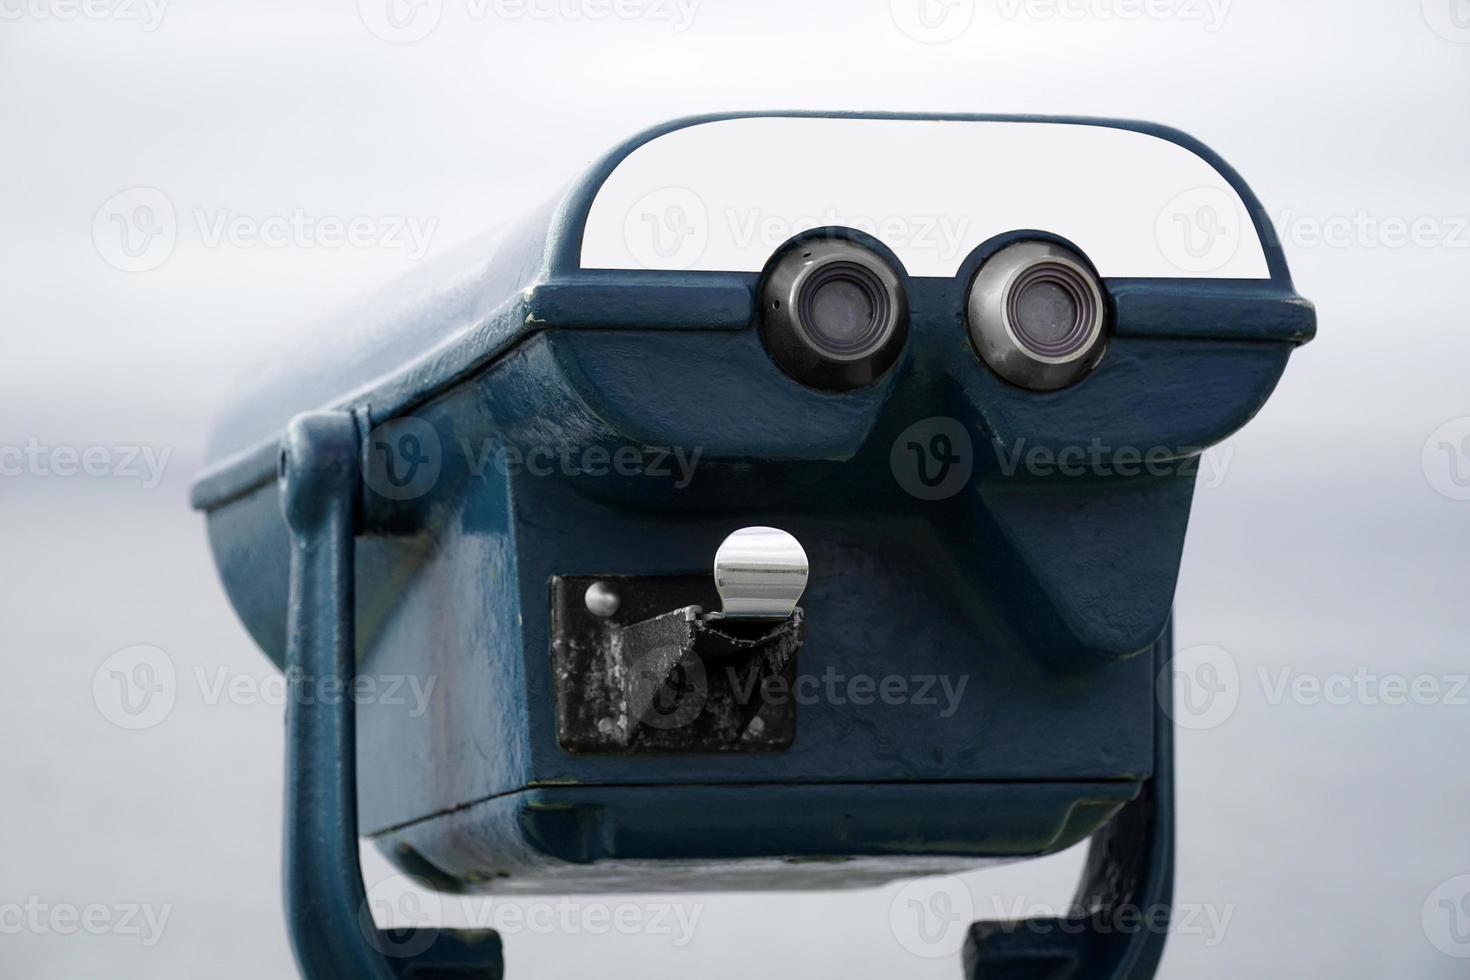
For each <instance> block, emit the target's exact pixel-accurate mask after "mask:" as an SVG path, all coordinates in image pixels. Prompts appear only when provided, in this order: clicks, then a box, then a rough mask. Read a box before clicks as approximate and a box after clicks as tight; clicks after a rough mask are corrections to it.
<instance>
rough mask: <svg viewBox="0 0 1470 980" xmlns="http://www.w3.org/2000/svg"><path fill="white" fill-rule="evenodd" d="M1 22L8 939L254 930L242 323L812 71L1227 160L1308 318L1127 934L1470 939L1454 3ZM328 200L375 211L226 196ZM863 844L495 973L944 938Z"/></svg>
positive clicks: (136, 940)
mask: <svg viewBox="0 0 1470 980" xmlns="http://www.w3.org/2000/svg"><path fill="white" fill-rule="evenodd" d="M0 19H3V20H4V23H3V25H0V93H3V94H0V133H3V134H4V136H3V139H0V219H3V220H0V270H3V271H0V297H3V300H0V304H3V305H0V331H3V339H4V343H3V352H4V354H3V357H0V466H3V468H4V475H3V477H0V546H3V553H4V555H5V557H6V560H5V564H4V570H3V573H0V574H3V582H0V585H3V587H0V610H3V612H4V616H3V628H4V632H3V634H0V635H3V636H4V645H5V650H4V659H3V665H4V671H5V672H4V675H3V677H4V683H3V684H0V730H3V732H4V733H5V736H6V742H7V744H8V745H9V746H10V748H9V750H8V751H6V752H5V753H4V754H3V758H0V794H3V795H0V973H3V974H4V975H6V976H14V977H38V978H39V977H44V978H78V977H88V978H90V977H118V978H123V977H137V978H149V980H163V978H171V977H180V978H182V977H196V976H210V977H217V978H231V977H240V978H247V977H248V978H252V980H254V978H260V977H272V976H274V977H283V976H288V975H290V971H291V966H290V955H289V952H288V949H287V945H286V937H285V933H284V927H283V922H282V918H281V913H280V899H279V888H278V881H279V869H278V862H279V845H278V838H279V822H280V794H281V753H282V746H281V707H280V697H279V691H278V690H273V688H272V685H271V677H272V671H271V669H270V667H269V665H268V664H267V662H266V661H265V659H264V658H263V657H262V656H261V655H260V654H259V653H258V652H257V651H256V650H255V648H254V647H253V646H252V644H251V642H250V641H249V639H248V638H247V637H246V635H245V633H244V631H243V630H242V629H241V627H240V625H239V624H238V622H237V621H236V619H235V617H234V614H233V613H232V611H231V610H230V608H229V606H228V604H227V603H226V601H225V598H224V596H223V594H222V592H221V590H220V588H219V586H218V584H217V582H216V580H215V576H214V573H213V570H212V567H211V563H210V559H209V556H208V553H207V550H206V546H205V542H204V535H203V523H202V521H201V519H200V518H199V517H198V515H195V514H193V513H191V512H190V511H189V510H188V507H187V504H186V501H185V497H186V489H187V485H188V482H189V479H190V477H191V474H192V473H193V471H194V470H195V469H196V468H197V466H198V464H199V462H200V458H201V447H202V444H203V439H204V434H205V432H206V430H207V428H208V426H209V423H210V419H211V415H212V413H213V412H214V411H215V410H216V408H217V407H218V406H219V405H220V404H221V402H222V400H223V399H224V397H225V396H226V393H227V390H228V388H229V386H230V385H231V383H232V379H234V378H235V377H236V376H237V375H238V373H239V372H240V370H241V369H242V367H243V366H246V365H248V364H250V363H252V362H253V361H255V360H258V359H259V358H260V357H262V356H265V357H269V355H270V352H271V350H272V349H273V347H274V346H275V345H276V344H277V343H278V342H279V341H280V340H281V338H283V337H286V336H288V335H290V334H292V333H293V332H295V331H301V330H303V329H308V327H307V326H306V325H308V324H310V323H311V322H312V321H313V320H314V319H315V318H316V317H318V316H320V315H322V314H325V313H327V312H330V311H331V309H332V308H333V307H335V306H338V305H340V304H342V303H344V302H345V301H347V300H348V299H350V298H352V297H354V296H356V295H358V294H360V293H362V292H364V291H366V290H368V289H370V288H372V287H374V286H376V285H379V284H381V283H383V282H384V281H386V280H388V279H390V278H392V277H394V276H397V275H399V274H401V273H404V272H406V271H409V270H411V269H412V268H413V267H414V266H415V265H416V263H417V262H419V261H420V260H422V258H423V257H424V256H425V255H432V254H434V253H437V252H440V251H442V250H444V249H446V248H448V247H450V246H452V245H454V244H455V243H456V242H458V241H460V240H462V239H464V238H466V237H468V236H470V235H472V234H475V233H477V232H479V231H481V230H483V229H484V228H486V227H488V226H490V225H492V224H495V223H497V222H499V221H500V220H502V219H504V218H506V217H509V216H512V215H514V214H515V213H517V212H519V211H520V210H522V209H524V208H525V207H527V206H528V205H530V204H533V203H535V202H538V201H539V200H541V199H543V198H545V197H546V196H548V195H550V194H552V193H553V192H554V191H555V190H556V189H557V188H558V187H559V185H560V184H562V183H563V182H564V181H566V180H567V179H569V178H570V177H571V176H573V175H574V174H575V173H577V172H578V171H579V170H580V169H581V168H582V167H583V166H585V165H586V164H587V163H588V162H589V161H590V160H592V159H593V158H594V157H595V156H597V155H598V154H600V153H601V152H602V151H603V150H605V149H606V148H608V147H610V146H611V145H613V144H614V143H616V142H618V141H620V140H621V139H623V138H624V137H626V136H628V135H629V134H631V133H633V132H635V131H637V130H638V129H640V128H642V127H644V126H646V125H649V124H652V123H655V122H658V121H661V120H664V119H667V118H670V117H677V116H681V115H686V114H691V113H702V112H708V111H716V110H727V109H752V108H828V109H888V110H924V111H958V112H1020V113H1067V114H1084V115H1098V116H1114V117H1133V118H1142V119H1149V120H1154V121H1158V122H1163V123H1168V124H1171V125H1174V126H1178V127H1180V128H1182V129H1184V130H1186V131H1188V132H1190V133H1191V134H1193V135H1195V136H1197V137H1199V138H1200V139H1202V140H1203V141H1205V142H1206V143H1207V144H1209V145H1210V146H1212V147H1213V148H1215V149H1216V150H1218V151H1219V152H1220V153H1221V154H1222V155H1223V156H1224V157H1225V158H1226V159H1227V160H1229V161H1230V162H1231V163H1232V164H1233V165H1234V166H1235V167H1236V168H1237V169H1239V170H1240V172H1241V173H1242V174H1243V175H1244V176H1245V178H1246V180H1247V181H1248V182H1249V183H1250V184H1251V186H1252V187H1253V188H1254V190H1255V191H1256V193H1257V194H1258V195H1259V197H1260V198H1261V199H1262V201H1263V202H1264V203H1265V205H1266V207H1267V209H1268V210H1269V211H1270V213H1271V215H1272V216H1273V218H1274V219H1275V221H1276V224H1277V229H1278V232H1279V233H1280V234H1281V235H1282V237H1283V239H1284V241H1285V247H1286V251H1287V255H1288V259H1289V261H1290V263H1291V267H1292V272H1293V274H1294V277H1295V279H1296V283H1297V287H1298V289H1299V290H1300V292H1301V293H1302V294H1303V295H1305V296H1307V297H1309V298H1310V299H1311V300H1313V301H1314V302H1315V303H1316V305H1317V309H1318V311H1319V316H1320V336H1319V338H1318V340H1317V341H1316V342H1314V343H1313V344H1311V345H1310V346H1308V347H1306V348H1305V349H1303V351H1302V352H1301V353H1300V354H1298V355H1297V356H1296V357H1294V358H1293V360H1292V363H1291V365H1290V367H1289V369H1288V370H1287V373H1286V376H1285V378H1284V379H1283V381H1282V383H1281V386H1280V388H1279V389H1278V391H1277V394H1276V397H1275V398H1274V399H1273V400H1272V401H1271V402H1270V404H1269V405H1268V407H1267V408H1266V410H1265V411H1264V412H1263V413H1262V414H1261V415H1260V416H1259V417H1258V418H1257V419H1256V420H1255V421H1254V422H1253V423H1252V424H1251V425H1250V426H1249V427H1247V428H1246V429H1245V430H1244V431H1243V432H1241V433H1240V434H1238V435H1237V436H1235V437H1234V438H1232V439H1231V440H1230V442H1229V444H1228V447H1227V449H1228V453H1229V455H1228V467H1227V468H1226V469H1225V471H1224V472H1223V473H1222V474H1220V475H1219V478H1217V479H1212V480H1209V481H1202V485H1201V486H1200V488H1199V490H1198V491H1197V494H1196V501H1195V516H1194V520H1193V525H1192V527H1191V533H1190V538H1189V543H1188V547H1187V550H1186V555H1185V562H1184V569H1183V574H1182V579H1181V583H1180V588H1179V598H1178V624H1177V626H1178V641H1179V647H1180V649H1181V651H1183V654H1182V656H1181V664H1182V665H1183V666H1184V667H1185V668H1186V669H1189V668H1190V665H1191V664H1193V663H1196V662H1199V663H1208V664H1209V665H1211V666H1212V667H1215V668H1219V669H1218V670H1217V673H1216V676H1217V677H1218V678H1223V682H1224V684H1225V685H1226V696H1225V698H1224V700H1223V701H1220V702H1216V706H1215V707H1213V708H1212V709H1211V711H1210V713H1209V714H1208V715H1207V716H1206V717H1197V718H1193V719H1190V721H1191V724H1190V727H1188V728H1186V729H1184V730H1181V731H1180V733H1179V746H1178V755H1179V784H1180V788H1179V816H1180V821H1181V823H1180V830H1179V860H1178V869H1179V878H1178V886H1177V895H1178V898H1179V901H1180V902H1181V903H1182V904H1183V905H1184V906H1189V907H1194V908H1195V909H1196V912H1197V914H1196V915H1195V916H1194V917H1193V920H1192V924H1191V925H1190V926H1188V927H1186V926H1184V925H1182V924H1181V925H1178V926H1177V927H1176V930H1175V934H1174V935H1172V936H1171V939H1170V945H1169V949H1168V953H1167V954H1166V958H1165V964H1164V969H1163V975H1164V976H1167V977H1239V976H1299V975H1303V974H1306V973H1308V972H1309V971H1310V972H1312V973H1320V974H1322V975H1330V976H1335V977H1344V978H1347V977H1363V978H1374V980H1377V978H1382V977H1389V976H1398V977H1410V976H1412V977H1458V976H1463V975H1465V973H1466V970H1467V967H1470V964H1467V962H1466V960H1465V959H1464V957H1470V898H1467V896H1470V878H1463V877H1459V876H1462V875H1466V874H1470V835H1467V832H1466V827H1467V817H1470V778H1467V774H1466V768H1465V756H1464V750H1465V746H1466V745H1467V744H1470V688H1467V687H1466V685H1465V679H1466V674H1467V672H1470V665H1467V661H1470V658H1467V656H1466V643H1465V638H1464V637H1465V610H1466V608H1467V605H1466V600H1465V583H1466V576H1465V572H1466V565H1467V555H1470V520H1467V518H1470V384H1467V383H1466V364H1467V359H1470V323H1467V319H1470V315H1467V313H1470V304H1467V302H1466V299H1465V291H1466V287H1467V283H1470V229H1467V215H1470V100H1467V99H1466V93H1467V92H1470V4H1467V3H1466V2H1465V0H1424V3H1423V4H1422V5H1421V4H1420V3H1418V2H1416V0H1409V2H1404V3H1398V4H1383V3H1378V2H1371V0H1357V2H1319V3H1291V2H1282V0H1153V2H1150V3H1148V4H1143V3H1137V2H1134V0H893V2H891V3H890V2H888V0H861V2H853V3H841V4H839V3H836V2H830V3H816V2H811V3H800V4H797V3H790V2H780V0H738V2H737V0H629V2H627V3H622V4H619V5H615V6H609V5H601V6H599V5H598V4H597V2H596V0H592V2H590V3H588V2H586V0H581V2H579V0H523V2H522V0H407V2H405V0H361V2H360V3H358V4H354V3H353V2H351V0H336V2H300V0H293V2H277V3H269V2H256V3H252V4H249V5H241V4H233V3H228V2H219V3H205V2H185V0H89V2H87V3H82V2H80V0H0ZM915 165H916V168H921V167H922V161H916V163H915ZM920 176H921V174H920ZM139 203H143V204H146V205H148V206H149V207H150V208H151V209H152V210H151V211H147V212H140V211H139V210H138V204H139ZM140 215H141V216H142V217H143V218H147V217H149V215H151V216H152V218H153V219H156V220H154V221H151V222H150V221H144V222H143V223H142V224H135V225H134V226H132V227H124V226H122V225H118V224H117V222H118V221H119V220H123V219H124V218H132V217H138V216H140ZM355 217H366V218H367V219H369V222H370V224H369V225H368V226H367V227H369V228H370V229H376V230H377V231H378V232H382V233H381V234H378V233H374V234H373V235H369V236H367V239H368V240H367V241H366V242H365V243H361V244H358V245H350V244H347V245H344V244H340V243H338V244H333V243H331V242H329V241H327V240H325V239H324V238H323V237H321V236H315V237H313V235H312V234H310V233H308V234H305V235H300V236H294V235H288V236H286V238H285V240H265V241H263V240H261V236H260V235H254V236H252V233H251V229H254V230H255V231H256V232H259V231H261V230H265V231H267V232H268V231H269V229H271V228H281V227H286V226H288V225H289V224H290V223H291V222H292V221H293V220H297V223H298V224H299V223H300V222H302V221H305V222H306V223H308V224H311V223H313V222H314V223H318V225H319V223H320V221H321V220H322V219H324V218H331V219H338V220H341V221H344V222H345V221H348V220H350V219H353V218H355ZM392 222H398V223H399V224H401V225H402V226H403V227H404V228H405V229H408V230H409V232H410V233H409V234H407V235H394V234H389V233H387V232H386V229H387V227H388V225H389V224H390V223H392ZM145 225H146V227H144V226H145ZM232 228H233V229H241V228H243V229H245V233H243V234H240V233H235V232H232V231H231V230H230V229H232ZM413 229H417V231H416V232H415V231H413ZM147 232H154V233H156V234H154V235H153V237H144V236H145V233H147ZM264 237H266V238H267V239H269V238H270V236H269V234H267V235H265V236H264ZM1206 482H1208V483H1209V484H1210V485H1205V483H1206ZM138 644H146V645H149V646H152V647H156V648H158V649H159V650H162V651H164V653H165V654H166V656H167V658H168V662H169V663H170V664H171V665H172V666H173V668H174V672H175V673H174V677H173V679H172V681H171V682H170V687H169V691H168V697H167V698H166V699H163V701H160V702H158V703H159V704H162V705H163V707H162V708H161V709H159V710H156V711H154V712H153V714H152V715H151V716H149V717H147V718H145V719H143V724H142V727H137V725H136V724H135V723H137V722H138V719H137V718H136V717H120V716H119V714H118V712H117V710H116V702H115V700H114V701H112V702H109V697H113V698H115V695H110V694H109V692H108V690H107V688H106V684H105V678H104V682H101V683H99V684H97V685H96V686H94V679H95V678H96V677H97V676H99V675H98V672H99V668H100V667H101V666H102V665H103V663H104V661H106V660H107V659H108V658H109V657H110V656H112V655H113V654H115V653H117V652H118V651H120V650H124V649H126V648H129V647H132V646H135V645H138ZM221 683H228V684H234V685H235V688H234V690H235V692H236V693H221V691H222V689H221V687H220V684H221ZM1314 685H1315V686H1314ZM1313 691H1316V692H1317V693H1316V694H1315V695H1314V694H1313ZM165 702H166V703H165ZM1220 705H1223V707H1221V706H1220ZM119 720H122V721H124V722H127V723H129V724H134V727H132V728H129V727H123V726H122V725H119V724H118V723H117V722H118V721H119ZM1080 861H1081V854H1080V852H1076V851H1074V852H1069V853H1067V854H1063V855H1060V856H1058V857H1055V858H1051V859H1047V860H1046V861H1044V862H1041V863H1039V864H1037V865H1028V866H1022V867H1009V868H1004V869H1000V870H996V871H987V872H980V873H976V874H973V875H968V876H966V878H965V883H966V885H967V886H968V888H969V890H970V891H971V892H972V894H973V898H974V902H975V905H976V908H977V910H978V911H979V912H980V913H982V914H984V915H986V917H995V915H996V913H997V910H998V909H999V911H1000V913H1001V914H1004V913H1005V912H1007V911H1009V912H1011V913H1012V914H1015V913H1016V912H1018V911H1024V910H1026V909H1030V908H1032V907H1035V906H1042V907H1051V908H1055V907H1057V906H1058V905H1059V904H1061V903H1064V902H1065V901H1066V899H1067V897H1068V895H1069V894H1070V890H1071V885H1072V883H1073V881H1074V880H1075V876H1076V874H1077V871H1078V868H1079V867H1080ZM367 871H368V877H369V881H370V882H372V881H374V880H376V879H377V878H381V877H382V876H384V875H387V874H388V869H387V867H386V865H385V864H383V863H382V862H381V861H378V860H376V859H375V858H370V859H369V861H368V866H367ZM898 887H899V886H894V887H892V888H884V889H876V890H871V891H862V892H856V893H849V894H842V895H825V896H816V895H809V894H808V895H738V896H713V895H712V896H693V897H689V898H688V899H687V900H685V899H680V901H681V902H682V903H684V907H685V909H686V911H687V910H690V909H693V910H695V911H697V913H698V916H699V918H698V920H697V928H695V929H694V931H693V934H692V941H689V942H687V943H682V944H681V943H678V942H675V941H674V939H676V938H679V937H677V936H676V937H674V938H671V937H670V936H669V935H630V936H622V935H617V934H616V933H610V934H607V935H598V934H594V932H593V930H592V929H590V928H580V929H578V930H575V931H573V932H572V933H567V932H565V931H562V932H555V931H553V932H546V931H544V930H541V931H538V930H535V929H530V928H527V929H522V930H519V931H515V932H508V934H507V935H506V937H505V941H506V946H507V956H508V961H509V964H510V968H511V972H512V974H513V975H516V976H522V977H525V976H540V977H555V976H566V975H569V974H570V972H571V971H572V970H573V969H578V970H581V971H585V970H587V969H590V968H594V967H595V969H597V971H598V972H599V973H601V974H603V975H607V976H639V977H646V978H656V977H665V978H675V977H679V978H687V977H701V978H708V977H745V976H750V975H764V976H790V977H797V976H800V977H811V978H821V977H832V978H836V977H866V976H872V977H892V976H912V977H948V978H953V977H957V976H958V975H959V973H958V965H957V963H956V961H955V960H954V959H953V958H948V959H944V958H939V959H925V958H921V957H917V956H915V955H913V953H911V952H910V951H908V950H906V949H905V948H904V946H903V944H902V943H900V942H898V941H897V940H896V938H895V936H894V934H893V931H892V930H891V929H890V928H889V908H890V903H891V901H892V899H893V897H894V895H895V894H896V892H897V890H898ZM994 903H1002V904H1000V905H999V906H998V907H997V906H996V905H995V904H994ZM506 904H510V905H514V904H515V903H514V902H508V903H506ZM1200 910H1203V911H1200ZM1206 913H1210V915H1207V914H1206ZM448 914H450V913H448V912H446V915H448ZM1211 915H1213V919H1212V918H1211Z"/></svg>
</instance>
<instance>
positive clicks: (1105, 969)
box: [963, 632, 1174, 980]
mask: <svg viewBox="0 0 1470 980" xmlns="http://www.w3.org/2000/svg"><path fill="white" fill-rule="evenodd" d="M1172 661H1173V636H1172V632H1171V633H1166V634H1165V635H1164V636H1163V637H1162V638H1161V639H1160V640H1159V643H1158V645H1157V646H1156V648H1155V652H1154V662H1155V664H1156V665H1157V667H1158V670H1159V672H1160V674H1165V672H1167V671H1168V670H1170V669H1171V668H1170V665H1171V663H1172ZM1159 697H1160V701H1159V708H1158V711H1157V712H1156V714H1155V716H1154V724H1155V737H1154V752H1155V759H1154V775H1153V777H1152V778H1151V779H1149V780H1148V782H1147V783H1145V784H1144V786H1143V789H1142V791H1141V792H1140V793H1139V795H1138V798H1137V799H1136V800H1134V801H1133V802H1131V803H1129V804H1128V805H1127V806H1125V807H1124V808H1123V809H1122V810H1120V811H1119V812H1118V814H1117V815H1116V816H1115V817H1113V819H1112V820H1111V821H1109V822H1108V824H1107V826H1105V827H1104V828H1103V829H1102V830H1100V831H1099V832H1098V833H1097V834H1096V835H1094V836H1093V838H1092V840H1091V842H1090V843H1089V844H1088V851H1087V863H1086V866H1085V867H1084V869H1083V872H1082V880H1081V882H1079V884H1078V888H1077V893H1076V896H1075V898H1074V899H1073V901H1072V906H1071V908H1070V909H1068V910H1067V912H1066V913H1065V915H1063V916H1058V917H1056V918H1051V919H1039V918H1030V919H1021V920H1017V921H1011V922H977V923H975V924H974V925H972V926H971V927H970V934H969V936H968V938H967V941H966V944H965V949H964V953H963V958H964V963H965V974H966V977H967V978H969V980H1019V978H1024V977H1046V978H1048V980H1147V978H1149V977H1152V976H1153V975H1154V972H1155V971H1156V970H1157V969H1158V966H1159V960H1160V959H1161V958H1162V956H1163V953H1164V944H1165V942H1166V940H1167V939H1168V931H1169V923H1170V921H1171V917H1172V913H1173V908H1172V903H1173V898H1174V728H1173V726H1174V722H1173V720H1172V715H1171V713H1170V711H1169V703H1168V699H1169V697H1170V692H1169V691H1168V689H1167V686H1164V689H1163V690H1161V691H1160V693H1159Z"/></svg>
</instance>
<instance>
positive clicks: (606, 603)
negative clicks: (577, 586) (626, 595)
mask: <svg viewBox="0 0 1470 980" xmlns="http://www.w3.org/2000/svg"><path fill="white" fill-rule="evenodd" d="M582 598H583V601H584V602H586V603H587V611H588V612H590V613H591V614H592V615H594V616H596V617H598V618H599V619H607V618H608V617H609V616H612V615H614V614H616V613H617V611H618V609H619V608H620V607H621V606H622V604H623V598H622V596H620V595H618V594H617V592H615V591H613V587H612V586H610V585H608V584H607V583H606V582H593V583H592V584H591V585H589V586H587V594H586V595H584V596H583V597H582Z"/></svg>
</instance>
